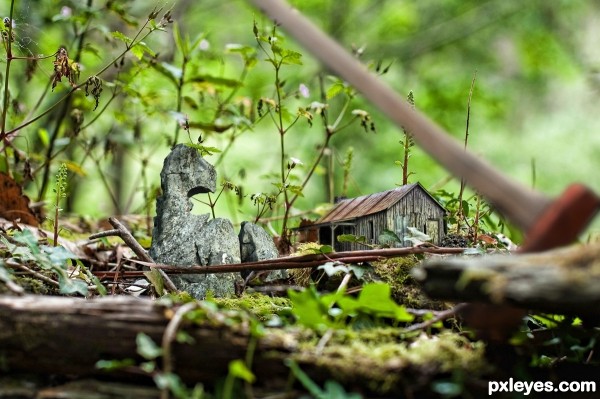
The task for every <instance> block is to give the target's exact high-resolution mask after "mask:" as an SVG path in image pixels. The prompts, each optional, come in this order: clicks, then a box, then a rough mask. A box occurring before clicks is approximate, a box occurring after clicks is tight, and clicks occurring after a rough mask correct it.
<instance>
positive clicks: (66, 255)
mask: <svg viewBox="0 0 600 399" xmlns="http://www.w3.org/2000/svg"><path fill="white" fill-rule="evenodd" d="M41 248H42V251H43V252H44V253H45V254H46V255H47V256H48V259H49V260H50V262H51V263H52V265H53V266H60V267H64V266H65V264H66V262H67V261H68V260H70V259H76V258H77V255H75V254H73V253H72V252H71V251H69V250H68V249H66V248H65V247H63V246H58V247H51V246H48V245H43V246H42V247H41Z"/></svg>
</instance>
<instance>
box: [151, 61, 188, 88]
mask: <svg viewBox="0 0 600 399" xmlns="http://www.w3.org/2000/svg"><path fill="white" fill-rule="evenodd" d="M150 65H151V66H152V68H154V69H156V70H157V71H158V72H160V73H161V74H162V75H163V76H165V77H166V78H167V79H169V80H170V81H171V82H172V83H173V84H175V85H176V86H179V78H180V77H181V74H182V72H181V68H178V67H176V66H174V65H171V64H169V63H167V62H156V63H150Z"/></svg>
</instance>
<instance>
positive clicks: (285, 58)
mask: <svg viewBox="0 0 600 399" xmlns="http://www.w3.org/2000/svg"><path fill="white" fill-rule="evenodd" d="M281 57H282V62H283V63H284V64H294V65H302V54H301V53H299V52H297V51H293V50H282V51H281Z"/></svg>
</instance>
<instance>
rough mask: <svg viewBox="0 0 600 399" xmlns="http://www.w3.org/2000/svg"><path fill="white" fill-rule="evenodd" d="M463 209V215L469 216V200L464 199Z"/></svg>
mask: <svg viewBox="0 0 600 399" xmlns="http://www.w3.org/2000/svg"><path fill="white" fill-rule="evenodd" d="M462 211H463V215H465V216H469V203H468V202H467V200H463V201H462Z"/></svg>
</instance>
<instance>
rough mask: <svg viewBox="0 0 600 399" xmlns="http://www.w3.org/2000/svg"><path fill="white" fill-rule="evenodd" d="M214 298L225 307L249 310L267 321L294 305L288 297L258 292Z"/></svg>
mask: <svg viewBox="0 0 600 399" xmlns="http://www.w3.org/2000/svg"><path fill="white" fill-rule="evenodd" d="M213 300H214V301H215V302H216V303H217V304H218V305H219V306H222V307H223V308H225V309H241V310H247V311H248V312H250V313H252V314H254V315H255V316H256V317H257V318H258V319H259V320H261V321H267V320H269V319H271V317H272V316H273V315H275V314H277V313H279V312H281V311H282V310H285V309H288V308H290V307H291V306H292V305H291V302H290V300H289V299H288V298H281V297H270V296H267V295H263V294H260V293H258V292H254V293H245V294H244V295H242V296H241V297H239V298H214V299H213Z"/></svg>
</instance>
